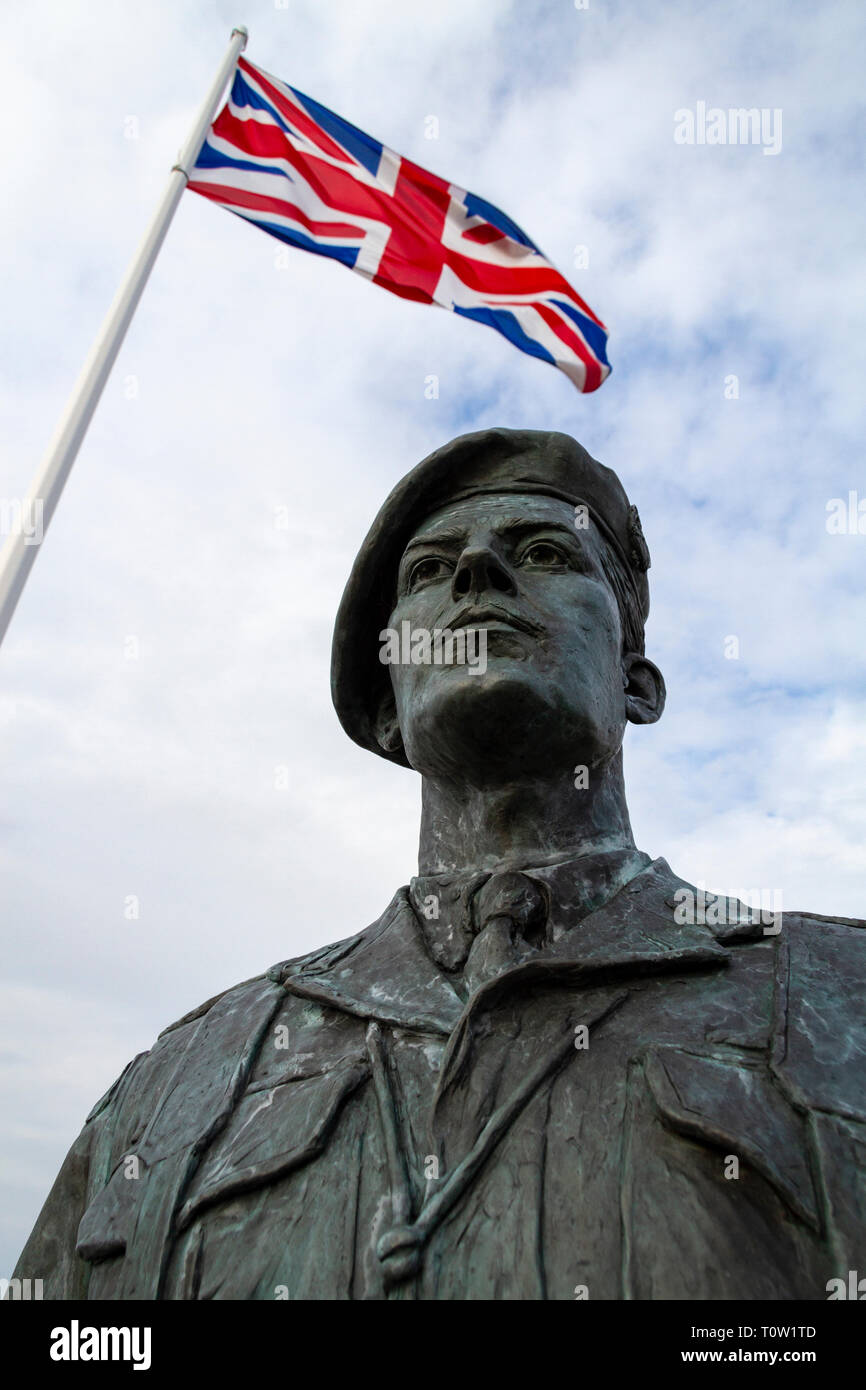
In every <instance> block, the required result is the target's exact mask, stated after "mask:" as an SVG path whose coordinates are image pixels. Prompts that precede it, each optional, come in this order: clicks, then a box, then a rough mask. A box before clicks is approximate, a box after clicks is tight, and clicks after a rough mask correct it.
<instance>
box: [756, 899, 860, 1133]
mask: <svg viewBox="0 0 866 1390" xmlns="http://www.w3.org/2000/svg"><path fill="white" fill-rule="evenodd" d="M864 928H866V922H863V921H861V920H859V919H857V918H840V917H825V916H822V915H820V914H818V913H812V912H797V913H788V912H785V913H784V915H783V926H782V930H781V932H780V934H779V938H778V942H779V973H778V979H779V991H780V1003H781V1004H782V1017H780V1032H779V1038H778V1041H777V1049H776V1064H775V1065H776V1069H777V1071H779V1072H780V1074H781V1075H782V1076H783V1077H784V1078H785V1080H786V1081H787V1082H788V1084H789V1085H790V1086H791V1087H792V1089H793V1092H794V1094H795V1095H796V1096H797V1097H798V1098H799V1099H800V1100H801V1101H803V1102H804V1103H805V1104H807V1105H809V1106H811V1107H813V1108H816V1109H819V1110H828V1111H835V1112H836V1113H839V1114H842V1115H849V1116H852V1117H855V1116H856V1117H858V1118H866V1015H864V1010H863V999H864V997H866V930H864Z"/></svg>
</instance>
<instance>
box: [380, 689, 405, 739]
mask: <svg viewBox="0 0 866 1390" xmlns="http://www.w3.org/2000/svg"><path fill="white" fill-rule="evenodd" d="M374 727H375V733H376V742H377V743H378V745H379V747H380V748H383V749H384V750H385V752H386V753H396V752H397V751H398V749H400V748H402V747H403V735H402V734H401V733H400V725H399V724H398V722H397V706H396V703H395V701H394V692H393V690H388V691H387V692H386V693H385V694H384V695H383V696H382V699H381V700H380V702H379V709H378V712H377V714H376V721H375V726H374Z"/></svg>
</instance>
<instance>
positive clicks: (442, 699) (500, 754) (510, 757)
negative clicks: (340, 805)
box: [332, 429, 664, 786]
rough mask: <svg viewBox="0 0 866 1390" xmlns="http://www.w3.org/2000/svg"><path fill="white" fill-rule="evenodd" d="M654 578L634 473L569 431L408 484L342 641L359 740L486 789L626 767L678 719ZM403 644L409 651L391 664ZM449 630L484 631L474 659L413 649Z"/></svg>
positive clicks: (348, 604)
mask: <svg viewBox="0 0 866 1390" xmlns="http://www.w3.org/2000/svg"><path fill="white" fill-rule="evenodd" d="M648 568H649V554H648V551H647V547H646V543H645V541H644V538H643V534H642V531H641V527H640V521H639V519H638V515H637V510H636V509H635V508H634V507H632V506H630V505H629V502H628V499H627V497H626V495H625V492H624V490H623V488H622V486H621V484H620V482H619V480H618V478H617V477H616V474H615V473H613V472H612V471H611V470H610V469H609V468H606V467H604V465H603V464H600V463H598V462H596V460H595V459H593V458H591V457H590V455H589V454H588V453H587V452H586V450H585V449H583V448H582V446H581V445H580V444H578V443H577V442H576V441H575V440H574V439H571V438H570V437H569V436H568V435H564V434H558V433H550V432H543V431H524V430H506V429H491V430H484V431H480V432H478V433H476V434H469V435H463V436H461V437H460V438H458V439H455V440H453V441H452V442H451V443H450V444H447V445H445V446H444V448H442V449H439V450H437V451H436V452H435V453H434V454H431V455H430V456H429V457H428V458H426V459H424V460H423V462H422V463H420V464H419V465H418V466H417V467H416V468H414V469H413V470H412V471H411V472H410V473H409V474H408V475H407V476H406V477H405V478H404V479H403V480H402V481H401V482H400V483H399V484H398V485H397V487H396V488H395V489H394V490H393V492H392V493H391V495H390V496H389V498H388V499H387V500H386V502H385V503H384V505H383V507H382V508H381V510H380V512H379V515H378V516H377V518H376V520H375V521H374V523H373V526H372V527H371V529H370V531H369V533H368V535H367V538H366V539H365V541H364V543H363V545H362V547H361V550H360V552H359V554H358V557H357V560H356V562H355V565H354V568H353V570H352V574H351V577H350V579H349V583H348V585H347V587H346V591H345V594H344V596H343V600H342V603H341V606H340V611H339V614H338V617H337V624H336V630H335V635H334V650H333V665H332V690H333V696H334V703H335V706H336V709H337V713H338V715H339V717H340V720H341V722H342V724H343V727H344V728H345V729H346V731H347V733H349V735H350V736H351V737H352V738H353V739H354V740H355V741H356V742H357V743H359V744H361V745H362V746H363V747H365V748H368V749H370V750H371V751H372V752H375V753H377V754H379V755H380V756H382V757H385V758H389V759H391V760H392V761H394V762H399V763H402V764H403V765H404V766H408V767H413V768H415V769H416V770H417V771H419V772H421V773H422V774H423V775H424V776H426V777H431V778H434V779H435V778H437V777H442V778H447V779H449V780H455V779H456V780H460V779H461V778H463V779H465V780H466V781H468V782H469V783H471V784H474V785H478V786H483V785H495V784H496V783H497V782H499V781H502V780H508V781H512V782H513V781H514V780H515V779H517V778H520V777H526V778H542V779H543V778H544V777H545V776H546V775H547V774H548V773H549V772H553V771H555V770H556V769H560V770H561V769H563V768H566V767H570V766H573V765H574V764H575V763H584V764H586V765H587V766H588V767H592V766H597V765H599V764H603V763H607V762H609V761H610V759H611V758H612V757H614V756H615V755H616V754H617V753H618V752H619V749H620V746H621V743H622V738H623V734H624V732H625V726H626V723H627V722H628V721H629V720H631V721H633V722H635V723H651V722H653V721H654V720H656V719H658V717H659V716H660V714H661V712H662V709H663V706H664V682H663V680H662V677H661V674H660V672H659V671H658V670H657V668H656V667H655V666H654V665H653V664H652V662H650V661H648V660H647V659H646V657H645V655H644V623H645V620H646V617H647V613H648V611H649V586H648V583H647V577H646V571H647V569H648ZM386 632H388V633H392V634H394V635H395V636H396V638H397V645H396V647H395V648H394V651H395V652H397V653H398V655H397V657H396V659H395V657H394V655H393V653H392V655H391V656H390V659H389V660H388V661H387V663H384V662H383V660H382V650H383V640H384V635H385V633H386ZM437 632H439V633H449V632H450V633H453V634H455V635H456V634H458V633H460V632H464V633H467V635H468V636H469V638H470V641H469V642H468V643H466V642H465V639H464V645H465V654H464V657H465V656H468V657H469V659H463V660H460V659H454V658H455V656H457V657H458V658H459V656H460V653H461V651H463V648H462V647H461V646H460V645H459V643H458V644H456V647H455V645H452V646H451V647H450V648H446V650H445V657H446V659H444V660H440V661H437V660H436V657H435V645H434V644H433V643H432V642H431V644H429V645H426V646H425V644H424V642H423V641H421V642H416V643H412V642H411V641H410V642H409V643H407V641H406V640H405V638H406V637H407V636H410V635H411V636H412V637H414V635H415V634H417V633H422V634H423V633H427V634H430V637H431V639H432V637H433V634H435V633H437ZM475 634H477V636H475ZM401 637H402V638H403V639H404V640H403V641H401V640H400V639H401ZM473 638H474V641H473ZM479 638H482V639H483V641H481V642H479ZM472 652H474V654H475V660H474V661H473V660H472V657H471V655H470V654H471V653H472ZM482 652H483V655H484V660H483V663H482V661H481V660H480V655H481V653H482ZM449 657H450V658H451V659H450V660H449V659H447V658H449ZM413 658H414V659H413Z"/></svg>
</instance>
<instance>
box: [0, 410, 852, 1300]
mask: <svg viewBox="0 0 866 1390" xmlns="http://www.w3.org/2000/svg"><path fill="white" fill-rule="evenodd" d="M648 567H649V554H648V551H647V546H646V543H645V541H644V538H643V534H642V532H641V527H640V521H639V519H638V514H637V511H636V510H635V508H634V507H632V506H630V505H629V502H628V499H627V498H626V495H625V493H624V491H623V489H622V487H621V485H620V483H619V481H618V479H617V478H616V475H615V474H614V473H612V472H611V471H610V470H609V469H607V468H605V467H603V466H602V465H601V464H599V463H597V462H596V461H595V460H594V459H592V458H591V457H590V456H589V454H588V453H587V452H586V451H585V450H584V449H583V448H582V447H581V446H580V445H579V444H577V443H576V442H575V441H574V440H572V439H570V438H568V437H567V436H565V435H562V434H552V433H543V432H530V431H512V430H505V429H493V430H486V431H483V432H480V433H477V434H470V435H466V436H463V437H462V438H460V439H456V440H454V441H452V442H451V443H450V444H447V445H446V446H445V447H444V448H442V449H440V450H438V451H437V452H436V453H434V454H432V455H431V456H430V457H429V458H427V459H425V460H424V461H423V462H422V463H421V464H419V465H418V467H417V468H415V469H414V470H413V471H412V472H411V473H409V475H408V476H407V477H406V478H404V479H403V480H402V482H401V483H400V484H399V485H398V486H397V487H396V488H395V490H394V491H393V492H392V494H391V496H390V497H389V498H388V500H387V501H386V502H385V504H384V506H383V508H382V509H381V511H380V513H379V515H378V517H377V518H376V521H375V522H374V523H373V526H372V528H371V530H370V532H369V534H368V536H367V539H366V540H365V542H364V544H363V546H362V548H361V551H360V553H359V555H358V558H357V560H356V563H355V566H354V569H353V572H352V575H351V577H350V580H349V583H348V586H347V588H346V592H345V595H344V597H343V601H342V604H341V607H340V612H339V615H338V618H337V625H336V633H335V640H334V654H333V696H334V702H335V705H336V708H337V712H338V714H339V717H340V719H341V721H342V723H343V726H344V728H345V729H346V731H347V733H349V735H350V736H351V737H352V738H353V739H355V740H356V742H358V743H360V744H361V745H362V746H363V747H365V748H368V749H369V750H370V751H371V752H373V753H376V754H378V755H380V756H382V757H385V758H389V759H391V760H392V761H394V762H397V763H400V764H402V765H404V766H406V767H410V768H414V769H415V770H416V771H417V772H419V773H420V774H421V776H422V779H423V814H422V824H421V843H420V861H419V872H418V877H417V878H415V879H413V880H412V882H411V883H410V884H409V886H408V887H404V888H400V889H398V891H397V893H396V894H395V895H394V897H393V899H392V901H391V903H390V904H389V906H388V907H387V908H386V909H385V912H384V913H383V914H382V916H381V917H380V918H379V920H378V921H377V922H374V923H373V924H372V925H371V926H369V927H368V928H367V929H366V930H365V931H362V932H360V933H359V934H358V935H356V936H351V937H349V938H348V939H345V940H341V941H339V942H338V943H337V944H336V945H332V946H328V947H325V948H324V949H321V950H317V951H314V952H312V953H311V954H309V955H307V956H304V957H303V958H301V959H298V960H290V961H287V962H283V963H281V964H278V965H276V966H274V967H273V968H272V969H271V970H268V971H267V972H266V973H264V974H262V975H260V976H257V977H256V978H254V979H252V980H249V981H247V982H246V983H244V984H242V985H238V986H236V987H235V988H234V989H230V990H228V991H227V992H226V993H225V994H222V995H220V996H218V997H217V998H215V999H211V1000H209V1001H208V1002H207V1003H206V1004H203V1005H202V1006H201V1007H200V1008H198V1009H196V1010H194V1011H193V1012H192V1013H190V1014H188V1015H186V1017H185V1018H182V1019H180V1020H179V1021H178V1022H177V1023H175V1024H173V1025H172V1026H171V1027H170V1028H168V1029H166V1030H165V1032H163V1033H162V1034H161V1035H160V1037H159V1039H158V1041H157V1042H156V1044H155V1046H154V1047H153V1048H152V1050H151V1051H150V1052H148V1053H145V1054H142V1055H141V1056H139V1057H136V1058H135V1059H134V1061H132V1062H131V1063H130V1064H129V1066H128V1067H127V1068H126V1070H125V1071H124V1073H123V1074H122V1076H121V1077H120V1078H119V1080H118V1081H117V1082H116V1083H115V1085H114V1086H113V1087H112V1088H111V1090H110V1091H109V1092H108V1094H107V1095H106V1096H105V1097H104V1098H103V1099H102V1100H101V1101H100V1102H99V1104H98V1105H97V1106H96V1107H95V1108H94V1110H93V1111H92V1112H91V1114H90V1116H89V1117H88V1119H87V1122H86V1124H85V1126H84V1129H83V1131H82V1133H81V1135H80V1137H79V1139H78V1141H77V1142H76V1144H75V1145H74V1146H73V1148H72V1150H71V1152H70V1154H69V1156H68V1158H67V1159H66V1161H65V1163H64V1165H63V1168H62V1170H61V1172H60V1175H59V1177H58V1179H57V1182H56V1183H55V1186H54V1188H53V1189H52V1192H51V1194H50V1196H49V1197H48V1200H47V1202H46V1204H45V1207H44V1209H43V1212H42V1214H41V1216H40V1218H39V1220H38V1222H37V1225H36V1228H35V1230H34V1232H33V1234H32V1235H31V1238H30V1240H29V1242H28V1244H27V1246H26V1248H25V1250H24V1252H23V1254H22V1256H21V1260H20V1262H19V1266H18V1269H17V1271H16V1274H17V1276H18V1277H21V1278H25V1277H29V1278H41V1279H43V1281H44V1289H45V1295H46V1297H52V1298H68V1297H88V1298H92V1299H103V1298H107V1299H133V1298H145V1299H147V1298H163V1299H209V1298H239V1299H262V1298H265V1299H273V1298H290V1299H355V1298H398V1299H400V1298H419V1299H574V1298H587V1297H588V1298H590V1299H728V1298H730V1299H764V1298H766V1299H811V1300H824V1299H826V1298H827V1297H828V1295H830V1294H831V1292H832V1283H831V1281H833V1280H834V1279H842V1280H847V1279H848V1276H849V1273H850V1271H851V1270H857V1269H861V1270H864V1271H866V1247H864V1232H866V1202H864V1185H863V1171H864V1163H863V1159H864V1155H866V1028H864V1024H863V1007H862V1000H863V998H864V997H866V936H864V934H863V932H862V930H861V929H862V927H863V925H864V924H863V923H860V922H853V921H847V920H846V921H839V920H833V919H828V918H823V917H819V916H817V915H815V914H799V913H798V914H793V913H788V912H786V913H785V914H784V916H783V917H782V918H781V920H779V919H778V918H777V916H776V914H770V916H769V917H768V916H767V914H766V913H763V912H759V911H749V910H747V909H746V908H744V907H743V905H742V904H737V903H735V902H733V901H730V900H726V899H717V898H712V897H707V895H705V894H701V893H698V892H697V891H696V890H695V889H694V888H692V887H691V885H689V884H687V883H684V882H683V881H682V880H680V879H678V878H677V876H676V875H675V874H674V873H673V872H672V871H671V869H670V868H669V867H668V865H667V864H666V863H665V861H664V860H663V859H656V860H655V861H652V862H651V861H650V859H649V857H648V856H647V855H645V854H642V853H641V852H640V851H639V850H638V849H636V847H635V845H634V841H633V838H632V833H631V828H630V825H629V817H628V811H627V807H626V801H625V794H624V788H623V777H622V762H621V744H622V739H623V735H624V731H625V727H626V722H627V721H628V720H631V721H632V722H634V723H638V724H648V723H652V722H653V721H654V720H656V719H658V718H659V716H660V714H661V713H662V709H663V706H664V682H663V680H662V677H661V674H660V673H659V671H658V670H657V669H656V667H655V666H654V665H653V664H652V662H650V661H649V660H647V658H646V656H645V655H644V635H643V634H644V622H645V619H646V616H647V612H648V608H649V589H648V584H647V569H648ZM407 624H408V626H405V625H407ZM437 632H438V633H439V634H444V636H443V638H442V641H439V639H436V641H434V640H433V638H432V637H431V634H435V633H437ZM470 632H472V633H474V634H475V635H476V637H477V638H479V639H480V638H483V643H482V646H483V649H484V662H483V663H481V662H480V661H476V662H475V663H474V666H473V664H471V663H470V662H469V661H468V660H460V659H455V652H456V653H457V658H459V656H460V653H461V651H462V652H463V653H464V654H465V653H466V652H468V650H469V647H468V644H467V642H466V640H465V638H466V634H468V633H470ZM389 633H390V634H392V635H393V634H397V635H398V636H405V635H406V634H408V636H409V639H410V640H409V644H408V647H407V644H406V642H402V641H400V640H397V641H396V642H395V643H394V644H393V646H389V645H388V644H389V642H390V638H389V637H388V634H389ZM418 634H420V638H418V640H417V641H416V638H417V637H418ZM425 634H426V636H425ZM460 634H463V635H464V637H463V641H462V645H461V642H460V641H459V640H458V639H459V637H460ZM437 642H438V645H437ZM386 648H387V650H388V651H389V652H390V653H391V655H389V657H388V660H387V661H386V660H385V659H384V653H385V651H386ZM407 650H408V652H409V656H408V658H407V655H406V653H407ZM394 652H398V653H399V656H397V657H395V656H394V654H393V653H394ZM443 652H444V654H443ZM437 656H438V658H439V659H438V660H437ZM482 667H483V669H482ZM341 925H342V924H341ZM346 925H354V924H346Z"/></svg>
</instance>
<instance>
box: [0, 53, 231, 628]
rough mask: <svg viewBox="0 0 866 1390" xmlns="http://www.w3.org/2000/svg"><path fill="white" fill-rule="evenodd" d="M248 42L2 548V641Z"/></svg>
mask: <svg viewBox="0 0 866 1390" xmlns="http://www.w3.org/2000/svg"><path fill="white" fill-rule="evenodd" d="M247 37H248V34H247V31H246V29H244V28H237V29H233V30H232V36H231V42H230V43H229V47H228V52H227V53H226V55H225V58H224V59H223V61H222V63H221V64H220V68H219V72H218V73H217V75H216V77H215V78H214V81H213V86H212V87H211V89H210V91H209V92H208V94H207V97H206V98H205V101H204V103H203V105H202V107H201V110H200V111H199V113H198V116H197V117H196V121H195V125H194V126H193V128H192V131H191V132H190V136H189V139H188V140H187V142H186V144H185V145H184V146H183V149H182V150H181V152H180V154H179V155H178V160H177V163H176V164H175V165H174V166H173V167H172V170H171V173H170V174H169V176H168V184H167V185H166V189H165V192H164V194H163V196H162V201H161V202H160V204H159V207H158V208H157V210H156V212H155V213H154V216H153V220H152V221H151V224H150V226H149V227H148V229H147V232H146V233H145V236H144V239H143V241H142V243H141V245H140V246H139V248H138V251H137V252H136V255H135V257H134V258H133V261H132V264H131V265H130V267H129V269H128V270H127V272H126V275H125V277H124V279H123V282H122V284H121V286H120V289H119V290H118V291H117V294H116V295H115V297H114V302H113V303H112V305H111V308H110V309H109V311H108V314H107V315H106V318H105V320H104V322H103V324H102V327H101V328H100V330H99V334H98V336H97V339H96V342H95V343H94V344H93V347H92V348H91V350H90V355H89V357H88V358H87V361H86V362H85V364H84V367H83V368H82V371H81V375H80V376H79V378H78V381H77V382H76V383H75V388H74V390H73V392H72V395H71V396H70V398H69V401H68V402H67V405H66V409H65V411H64V412H63V415H62V416H61V418H60V422H59V424H58V426H57V429H56V430H55V432H54V436H53V438H52V440H51V443H50V444H49V446H48V452H47V453H46V455H45V458H44V459H43V461H42V464H41V466H40V468H39V471H38V473H37V474H36V477H35V478H34V480H33V484H32V486H31V488H30V491H29V492H28V493H27V496H26V497H25V498H24V499H23V500H22V503H21V511H20V516H18V517H17V518H16V524H15V525H14V526H13V529H12V532H11V534H10V535H9V536H8V537H7V540H6V544H5V546H4V547H3V550H2V551H0V642H2V641H3V638H4V636H5V634H6V629H7V628H8V626H9V623H10V621H11V618H12V614H13V613H14V612H15V606H16V604H17V603H18V600H19V598H20V597H21V593H22V590H23V588H24V585H25V583H26V582H27V576H28V574H29V573H30V569H31V567H32V565H33V561H34V559H35V558H36V552H37V550H38V548H39V542H40V541H41V539H42V537H43V536H44V534H45V531H46V530H47V528H48V525H49V522H50V521H51V518H52V516H53V515H54V512H55V509H56V507H57V503H58V502H59V500H60V494H61V493H62V491H63V488H64V485H65V483H66V480H67V478H68V477H69V474H70V471H71V469H72V465H73V463H74V462H75V456H76V454H77V453H78V450H79V448H80V447H81V442H82V440H83V439H84V436H85V434H86V432H87V427H88V425H89V424H90V420H91V417H92V416H93V412H94V410H95V409H96V406H97V404H98V402H99V398H100V396H101V395H102V390H103V387H104V386H105V383H106V381H107V380H108V376H109V373H110V371H111V368H112V367H113V366H114V362H115V359H116V357H117V354H118V352H119V351H120V347H121V344H122V343H123V340H124V338H125V336H126V330H127V329H128V328H129V325H130V323H131V321H132V316H133V314H134V313H135V310H136V307H137V305H138V301H139V300H140V298H141V294H142V291H143V289H144V287H145V285H146V284H147V279H148V276H149V275H150V272H151V270H152V269H153V264H154V261H155V260H156V257H157V255H158V253H159V249H160V247H161V246H162V243H163V241H164V239H165V234H166V232H167V231H168V228H169V224H170V222H171V219H172V217H173V216H174V213H175V210H176V208H177V205H178V203H179V202H180V196H181V194H182V193H183V190H184V189H185V188H186V185H187V183H188V181H189V176H190V173H191V172H192V168H193V166H194V164H195V162H196V160H197V159H198V156H199V153H200V152H201V147H202V145H203V144H204V142H205V137H206V136H207V133H208V131H209V129H210V127H211V123H212V122H213V119H214V116H215V115H216V112H217V107H218V106H219V103H220V99H221V98H222V94H223V92H224V91H225V88H226V84H227V83H228V81H229V78H230V77H231V76H232V74H233V72H234V69H235V64H236V63H237V60H238V57H239V55H240V53H241V52H242V51H243V49H244V47H245V46H246V42H247Z"/></svg>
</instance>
